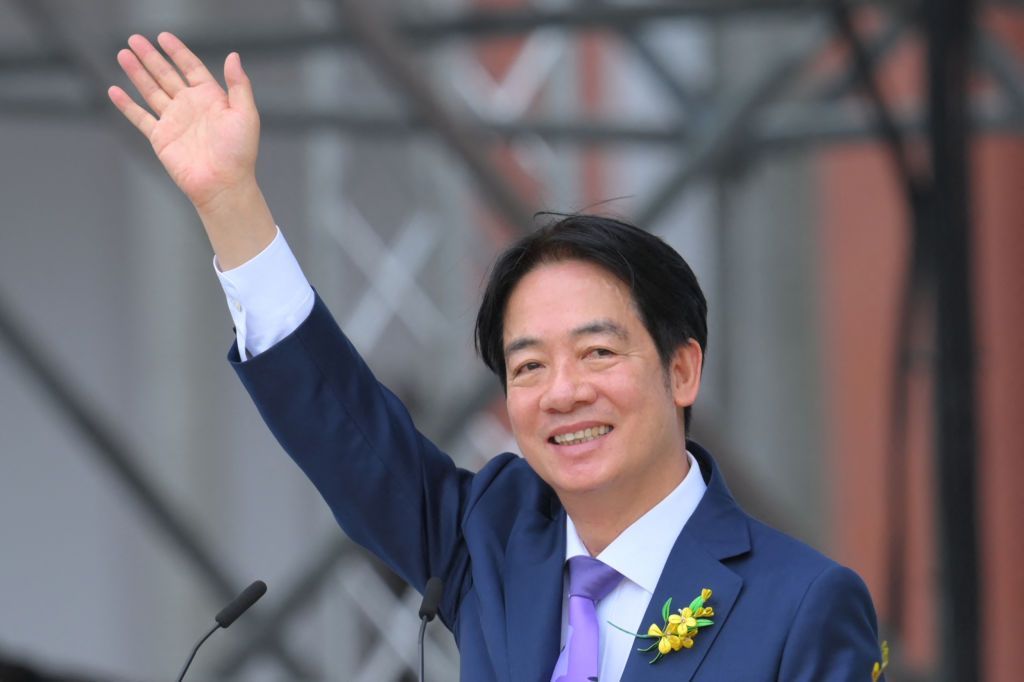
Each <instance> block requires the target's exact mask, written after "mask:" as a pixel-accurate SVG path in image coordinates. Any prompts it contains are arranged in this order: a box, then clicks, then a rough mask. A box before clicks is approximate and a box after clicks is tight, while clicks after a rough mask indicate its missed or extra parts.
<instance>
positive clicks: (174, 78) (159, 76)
mask: <svg viewBox="0 0 1024 682" xmlns="http://www.w3.org/2000/svg"><path fill="white" fill-rule="evenodd" d="M128 47H130V48H132V52H134V53H135V55H136V56H137V57H138V58H139V61H141V62H142V65H143V66H145V67H146V71H149V74H150V75H151V76H152V77H153V79H154V80H155V81H156V82H157V85H159V86H160V87H161V88H162V89H163V91H164V92H166V93H167V94H168V95H169V96H170V97H172V98H173V97H174V96H175V95H176V94H178V92H179V91H180V90H183V89H184V88H185V87H187V86H186V84H185V81H184V80H183V79H182V77H181V74H180V73H178V72H177V71H176V70H175V68H174V67H173V66H171V64H170V62H168V61H167V60H166V59H164V56H163V55H162V54H160V51H159V50H157V49H156V48H155V47H153V44H152V43H151V42H149V41H148V40H146V39H145V38H143V37H142V36H140V35H138V34H135V35H133V36H132V37H130V38H129V39H128Z"/></svg>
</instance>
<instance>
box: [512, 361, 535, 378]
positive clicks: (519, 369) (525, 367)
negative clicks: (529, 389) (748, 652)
mask: <svg viewBox="0 0 1024 682" xmlns="http://www.w3.org/2000/svg"><path fill="white" fill-rule="evenodd" d="M539 367H540V363H539V362H533V361H530V362H524V363H523V364H521V365H517V366H516V368H515V369H514V370H512V376H514V377H517V376H519V375H520V374H523V373H525V372H532V371H533V370H535V369H537V368H539Z"/></svg>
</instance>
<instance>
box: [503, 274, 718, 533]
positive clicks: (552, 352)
mask: <svg viewBox="0 0 1024 682" xmlns="http://www.w3.org/2000/svg"><path fill="white" fill-rule="evenodd" d="M502 340H503V344H504V349H505V366H506V368H507V377H508V378H507V387H508V392H507V406H508V414H509V420H510V422H511V425H512V431H513V434H514V435H515V438H516V441H517V442H518V444H519V447H520V449H521V450H522V453H523V456H524V457H525V458H526V460H527V461H528V462H529V464H530V466H531V467H532V468H533V469H534V471H536V472H537V474H538V475H539V476H540V477H541V478H543V479H544V480H545V481H546V482H547V483H548V484H549V485H550V486H551V487H552V488H554V490H555V492H556V493H558V496H559V497H560V498H561V499H562V501H563V503H565V504H566V505H567V506H568V505H569V503H570V502H571V501H575V502H581V501H584V500H587V501H598V500H600V501H601V503H606V502H607V503H609V504H616V505H621V504H626V502H625V501H628V504H629V505H630V506H631V507H633V506H637V505H638V506H639V507H642V508H643V509H642V511H646V509H649V508H650V507H651V506H653V505H654V504H656V503H657V502H658V501H659V500H661V499H662V498H663V497H664V496H665V495H667V494H668V493H669V492H670V491H671V490H672V489H673V488H674V487H675V485H677V484H678V483H679V481H680V480H682V476H683V474H684V473H685V471H686V458H685V455H684V451H685V434H684V429H683V421H682V415H681V408H683V407H684V406H687V405H690V404H692V403H693V401H694V399H695V398H696V396H697V389H698V387H699V383H700V363H701V351H700V347H699V346H698V345H697V343H696V342H695V341H691V342H690V343H688V344H683V345H681V346H680V347H679V348H678V349H677V350H676V352H675V353H674V355H673V356H672V358H671V359H670V362H669V364H668V367H667V368H665V367H663V365H662V362H661V359H660V357H659V355H658V351H657V348H656V347H655V345H654V340H653V339H652V338H651V335H650V334H649V333H648V332H647V329H646V328H645V327H644V324H643V322H642V321H641V319H640V317H639V315H638V314H637V310H636V307H635V305H634V303H633V300H632V297H631V295H630V291H629V289H628V287H627V286H626V285H625V284H624V283H623V282H622V281H620V280H619V279H618V278H617V277H615V276H614V275H612V274H611V273H609V272H608V271H606V270H605V269H603V268H601V267H599V266H597V265H593V264H591V263H588V262H584V261H579V260H565V261H558V262H554V263H547V264H543V265H540V266H538V267H536V268H534V269H533V270H531V271H530V272H528V273H527V274H526V275H525V276H524V277H523V278H522V279H521V280H520V281H519V283H518V284H517V285H516V287H515V289H513V291H512V294H511V296H510V297H509V299H508V304H507V306H506V308H505V315H504V336H503V339H502ZM641 513H642V512H641Z"/></svg>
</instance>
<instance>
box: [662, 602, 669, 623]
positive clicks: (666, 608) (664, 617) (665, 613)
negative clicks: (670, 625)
mask: <svg viewBox="0 0 1024 682" xmlns="http://www.w3.org/2000/svg"><path fill="white" fill-rule="evenodd" d="M671 612H672V597H669V598H668V601H667V602H665V605H664V606H662V607H661V619H662V620H664V621H665V622H666V623H667V622H668V614H669V613H671Z"/></svg>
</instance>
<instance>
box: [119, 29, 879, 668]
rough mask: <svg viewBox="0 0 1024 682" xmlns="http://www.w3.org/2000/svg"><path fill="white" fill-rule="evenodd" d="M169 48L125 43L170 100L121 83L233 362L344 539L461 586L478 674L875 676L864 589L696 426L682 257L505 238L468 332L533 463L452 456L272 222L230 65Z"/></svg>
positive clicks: (457, 618) (616, 244) (419, 580)
mask: <svg viewBox="0 0 1024 682" xmlns="http://www.w3.org/2000/svg"><path fill="white" fill-rule="evenodd" d="M158 40H159V42H160V45H161V47H163V49H164V50H165V51H166V53H167V54H168V55H169V56H170V57H171V59H172V60H173V62H174V64H175V65H176V66H177V68H178V69H179V70H180V73H179V71H177V70H175V68H174V67H172V66H171V64H170V63H168V62H167V61H166V59H165V58H164V57H163V56H162V55H161V54H160V52H158V51H157V50H156V49H155V48H154V47H153V46H152V45H151V44H150V43H149V42H148V41H147V40H146V39H144V38H142V37H141V36H132V37H131V38H130V39H129V46H130V49H128V50H122V51H121V52H120V53H119V54H118V61H119V63H120V64H121V66H122V67H123V68H124V70H125V72H126V73H127V75H128V77H129V78H130V80H131V81H132V83H133V84H134V85H135V87H136V88H137V89H138V91H139V92H140V94H141V95H142V97H143V99H144V100H145V101H146V103H147V104H148V105H149V106H150V108H151V109H152V112H153V113H150V112H147V111H146V110H144V109H143V108H142V107H140V106H139V105H138V104H136V103H135V102H133V101H132V100H131V98H130V97H129V96H128V95H127V94H125V93H124V91H123V90H121V89H120V88H116V87H113V88H111V89H110V93H109V94H110V97H111V99H112V101H113V102H114V103H115V105H117V106H118V108H119V109H120V110H121V111H122V112H123V113H124V114H125V116H126V117H127V118H128V119H129V120H130V121H132V123H133V124H135V125H136V127H138V128H139V130H140V131H142V132H143V133H144V134H145V135H146V136H147V138H148V139H149V140H150V142H151V143H152V145H153V148H154V150H155V151H156V153H157V155H158V157H159V158H160V160H161V162H162V163H163V164H164V166H165V167H166V168H167V170H168V172H169V173H170V175H171V177H172V178H173V179H174V180H175V182H176V183H177V184H178V186H179V187H180V188H181V189H182V190H183V191H184V192H185V193H186V195H187V196H188V197H189V198H190V199H191V200H192V202H193V204H194V205H195V206H196V208H197V211H198V212H199V215H200V218H201V220H202V222H203V225H204V227H205V228H206V230H207V234H208V235H209V238H210V241H211V244H212V245H213V248H214V251H215V253H216V258H215V265H216V266H217V269H218V275H219V277H220V278H221V281H222V284H223V285H224V289H225V292H226V294H227V297H228V302H229V305H230V309H231V314H232V317H233V319H234V321H235V327H236V334H237V341H236V346H235V348H233V349H232V352H231V354H230V356H229V357H230V359H231V360H232V362H233V363H234V364H235V368H236V370H237V372H238V374H239V376H240V377H241V379H242V382H243V383H244V384H245V386H246V388H247V389H248V390H249V391H250V393H251V394H252V396H253V398H254V400H255V402H256V405H257V407H258V408H259V410H260V412H261V414H262V415H263V417H264V419H265V420H266V422H267V424H268V425H269V426H270V428H271V430H272V431H273V432H274V434H275V436H276V437H277V438H278V440H279V441H280V442H281V444H282V446H283V447H284V448H285V449H286V450H287V451H288V452H289V454H290V455H291V456H292V457H293V458H294V459H295V461H296V462H297V463H298V464H299V466H300V467H302V469H303V470H304V471H305V472H306V474H307V475H308V476H309V477H310V479H311V480H312V481H313V483H314V484H315V485H316V486H317V488H318V490H319V491H320V493H321V494H322V495H323V497H324V499H325V500H326V501H327V503H328V504H329V505H330V507H331V509H332V511H333V512H334V514H335V516H336V517H337V519H338V522H339V523H340V524H341V526H342V527H343V528H344V529H345V530H346V532H347V533H348V534H349V535H350V536H351V537H352V538H353V539H354V540H356V541H357V542H359V543H360V544H362V545H363V546H365V547H366V548H368V549H369V550H370V551H372V552H374V553H375V554H376V555H378V556H379V557H381V558H382V559H383V560H384V561H386V562H387V563H388V564H389V565H390V566H391V567H392V568H394V569H395V570H396V571H397V572H398V573H399V574H400V575H401V576H402V577H403V578H405V579H406V580H407V581H409V582H410V583H411V584H412V585H414V586H415V587H416V588H417V589H420V590H422V589H423V587H424V585H425V583H426V581H427V579H428V578H429V577H431V576H438V577H440V578H442V579H443V580H444V583H445V591H444V596H443V599H442V602H441V608H440V615H441V618H442V620H443V621H444V623H445V624H446V625H447V626H448V627H449V629H451V630H452V632H453V634H454V635H455V638H456V641H457V643H458V645H459V649H460V652H461V657H462V672H461V675H462V679H464V680H472V681H473V682H478V681H484V680H511V681H515V682H520V681H532V680H566V681H567V682H577V681H580V682H582V681H584V680H595V679H602V680H614V679H625V680H662V679H663V680H669V679H671V680H706V681H708V680H743V681H751V680H753V681H757V680H784V681H785V682H790V681H798V680H805V681H807V682H810V681H812V680H813V681H815V682H818V681H821V680H835V681H839V680H869V679H871V678H872V667H873V665H874V663H875V662H876V660H877V659H879V658H880V653H879V651H878V645H877V634H876V624H875V615H874V610H873V608H872V606H871V601H870V597H869V596H868V594H867V591H866V589H865V588H864V585H863V583H862V582H861V581H860V579H859V578H857V577H856V575H855V574H853V573H852V572H851V571H849V570H848V569H845V568H842V567H840V566H838V565H837V564H835V563H834V562H832V561H830V560H829V559H827V558H825V557H824V556H822V555H820V554H818V553H817V552H815V551H814V550H812V549H810V548H808V547H806V546H804V545H802V544H800V543H799V542H797V541H795V540H793V539H791V538H788V537H786V536H784V535H782V534H781V533H779V532H777V531H775V530H772V529H770V528H768V527H766V526H764V525H763V524H760V523H759V522H757V521H755V520H754V519H752V518H750V517H748V516H747V515H746V514H745V513H744V512H743V511H742V510H741V509H740V508H739V507H738V506H737V505H736V503H735V501H734V500H733V499H732V497H731V495H730V494H729V491H728V489H727V488H726V486H725V483H724V482H723V481H722V478H721V475H720V474H719V472H718V470H717V468H716V466H715V463H714V461H713V460H712V458H711V456H710V455H709V454H708V453H707V452H706V451H704V450H703V449H702V448H701V447H700V446H699V445H697V444H696V443H694V442H692V441H690V442H688V441H687V440H686V425H687V421H688V415H689V410H690V407H691V406H692V404H693V402H694V401H695V400H696V397H697V393H698V390H699V387H700V375H701V368H702V363H703V356H704V350H705V341H706V335H707V332H706V322H705V318H706V304H705V301H704V297H703V294H702V293H701V291H700V288H699V286H698V284H697V281H696V278H695V277H694V276H693V273H692V272H691V270H690V268H689V267H688V266H687V265H686V263H685V262H684V261H683V259H682V258H681V257H680V256H679V254H677V253H676V252H675V251H673V250H672V249H671V248H670V247H668V246H667V245H665V244H664V243H663V242H661V241H660V240H659V239H657V238H655V237H653V236H651V235H649V234H647V233H645V232H643V231H642V230H640V229H638V228H635V227H632V226H630V225H627V224H625V223H622V222H619V221H615V220H611V219H606V218H599V217H595V216H569V217H566V218H564V219H562V220H558V221H555V222H553V223H551V224H550V225H548V226H546V227H544V228H542V229H540V230H538V231H537V232H536V233H534V234H532V235H530V236H528V237H526V238H525V239H523V240H521V241H520V242H519V243H518V244H516V245H515V246H513V247H512V248H511V249H509V250H508V251H507V252H506V253H505V254H504V255H503V256H502V257H501V258H500V259H499V261H498V263H497V264H496V266H495V268H494V272H493V273H492V276H491V279H490V282H489V284H488V286H487V290H486V292H485V295H484V300H483V303H482V305H481V308H480V313H479V315H478V318H477V327H476V334H477V344H478V347H479V349H480V352H481V354H482V356H483V358H484V361H485V363H486V364H487V365H488V366H489V367H490V368H491V369H492V370H494V371H495V372H496V373H497V374H498V376H499V378H500V379H501V380H502V382H503V386H504V388H505V392H506V399H507V407H508V413H509V421H510V423H511V426H512V430H513V433H514V435H515V438H516V441H517V443H518V444H519V446H520V449H521V450H522V454H523V457H522V458H520V457H517V456H515V455H511V454H508V453H506V454H502V455H498V456H497V457H495V458H494V459H493V460H491V461H490V462H489V463H488V464H487V465H486V466H484V468H483V469H482V470H481V471H480V472H478V473H476V474H473V473H471V472H468V471H464V470H460V469H458V468H456V467H455V466H454V464H453V463H452V461H451V460H450V459H449V458H448V457H447V456H446V455H445V454H444V453H442V452H440V451H439V450H438V449H437V448H436V447H435V446H434V445H433V444H432V443H430V442H429V441H428V440H427V439H426V438H424V437H423V436H422V435H420V434H419V433H418V432H417V431H416V429H415V427H414V426H413V424H412V422H411V420H410V418H409V415H408V413H407V412H406V410H405V408H404V407H403V406H402V405H401V403H400V402H399V401H398V400H397V398H395V396H394V395H393V394H391V393H390V392H389V391H388V390H387V389H386V388H384V387H383V386H381V385H380V384H378V383H377V381H376V380H375V379H374V377H373V375H372V373H371V372H370V370H369V369H368V368H367V367H366V365H365V364H364V363H363V361H362V359H361V358H360V357H359V356H358V354H357V353H356V351H355V350H354V349H353V347H352V346H351V344H350V343H349V342H348V340H347V339H346V338H345V337H344V335H343V334H342V332H341V331H340V330H339V329H338V327H337V326H336V324H335V323H334V321H333V319H332V318H331V317H330V314H329V313H328V312H327V310H326V309H325V307H324V305H323V303H322V302H321V301H320V300H319V299H318V298H317V297H316V295H315V293H314V292H313V290H312V289H311V288H310V286H309V284H308V282H306V280H305V277H304V276H303V275H302V272H301V270H300V269H299V267H298V265H297V264H296V263H295V260H294V257H293V256H292V255H291V252H290V251H289V250H288V248H287V245H286V244H285V242H284V239H283V236H282V235H281V234H280V232H279V231H278V230H277V228H276V226H275V224H274V221H273V218H272V217H271V215H270V212H269V209H268V208H267V205H266V202H265V201H264V200H263V197H262V194H261V192H260V190H259V187H258V186H257V184H256V181H255V175H254V167H255V159H256V150H257V144H258V137H259V134H258V129H259V120H258V116H257V113H256V108H255V104H254V100H253V97H252V90H251V87H250V84H249V81H248V78H247V77H246V76H245V74H244V72H243V70H242V68H241V63H240V60H239V57H238V55H237V54H234V53H232V54H231V55H229V56H228V58H227V60H226V62H225V67H224V74H225V80H226V83H227V91H226V92H225V91H224V90H223V89H221V88H220V86H219V85H218V84H217V82H216V80H215V79H214V78H213V76H212V75H211V74H210V73H209V71H208V70H207V69H206V67H205V66H204V65H203V64H202V63H201V62H200V61H199V60H198V59H197V58H196V57H195V56H194V55H193V54H192V53H191V52H190V51H189V50H188V49H187V48H186V47H185V45H184V44H182V43H181V41H180V40H178V39H177V38H175V37H174V36H172V35H170V34H167V33H163V34H161V35H160V36H159V38H158ZM670 599H671V603H669V600H670ZM384 615H386V614H382V616H384ZM630 633H634V634H630ZM634 635H639V637H635V636H634ZM638 648H641V649H645V650H646V651H645V652H638V651H637V649H638Z"/></svg>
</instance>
